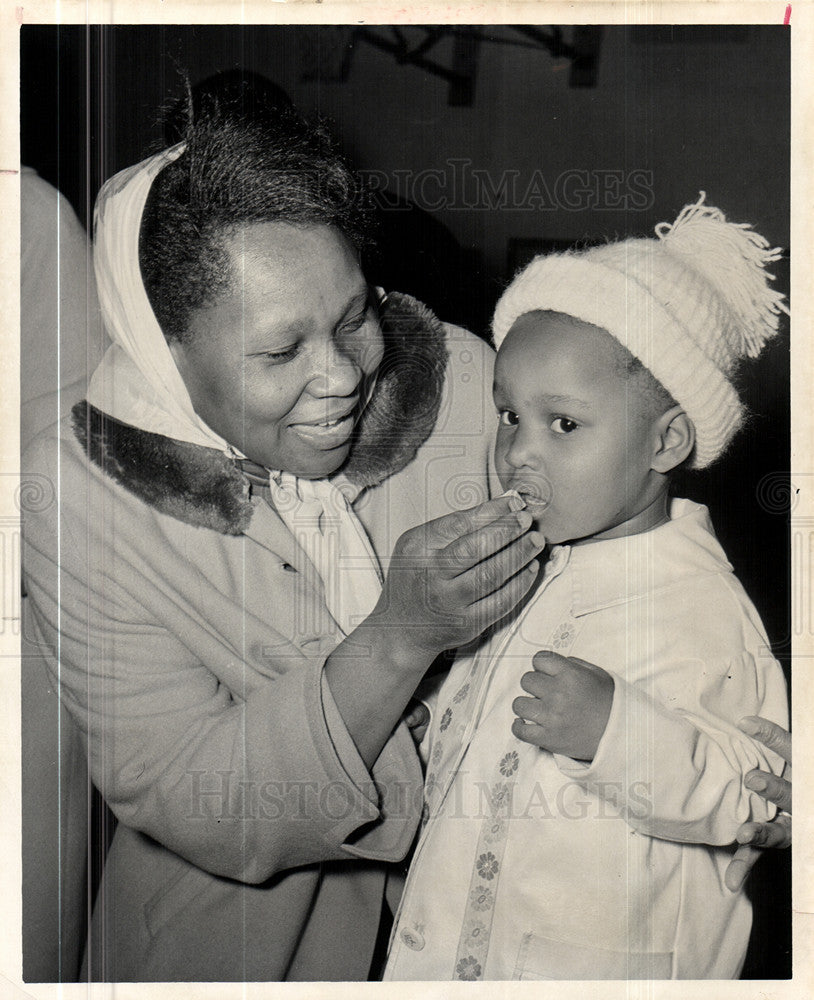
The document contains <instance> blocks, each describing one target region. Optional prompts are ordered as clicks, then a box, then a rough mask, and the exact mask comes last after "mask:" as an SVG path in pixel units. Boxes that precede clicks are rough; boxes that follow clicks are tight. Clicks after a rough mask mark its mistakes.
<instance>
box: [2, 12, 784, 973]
mask: <svg viewBox="0 0 814 1000" xmlns="http://www.w3.org/2000/svg"><path fill="white" fill-rule="evenodd" d="M370 30H371V31H372V35H368V36H364V35H363V34H359V33H354V30H353V29H352V28H350V27H348V28H335V27H332V26H325V27H319V28H305V27H291V26H288V27H245V28H243V27H208V26H205V27H183V26H180V27H178V26H176V27H150V26H143V27H114V28H105V29H101V28H95V27H85V26H65V27H56V26H26V27H23V29H22V32H21V159H22V162H23V163H26V164H28V165H31V166H34V167H36V169H37V170H38V171H39V172H40V174H41V175H42V176H43V177H45V178H46V179H47V180H49V181H51V182H52V183H53V184H55V185H56V186H57V187H59V188H60V190H62V191H63V193H64V194H65V195H66V196H67V197H68V198H69V199H70V201H71V202H72V204H73V205H74V207H75V208H76V210H77V212H78V214H79V216H80V218H81V219H83V221H85V222H86V224H87V221H88V218H89V210H90V208H91V207H92V205H93V200H94V198H95V196H96V193H97V191H98V188H99V186H100V184H101V183H102V182H103V181H104V180H105V179H106V178H107V177H109V176H111V175H112V174H113V173H115V172H116V171H117V170H119V169H121V168H122V167H124V166H127V165H129V164H131V163H133V162H135V161H137V160H138V159H140V158H141V157H142V156H143V155H145V153H147V152H149V151H151V150H152V149H155V148H158V146H160V145H161V144H162V132H161V126H160V124H159V116H158V113H157V112H158V109H159V108H160V107H161V105H162V104H165V103H167V102H168V101H170V100H171V99H173V98H175V97H178V96H179V95H180V94H182V93H183V89H184V77H185V75H187V76H188V77H189V79H190V81H191V82H192V83H195V82H197V81H199V80H201V79H203V78H204V77H206V76H208V75H209V74H211V73H214V72H217V71H220V70H224V69H229V68H233V67H243V68H246V69H250V70H255V71H257V72H260V73H263V74H265V75H266V76H268V77H270V78H271V79H273V80H274V81H275V82H276V83H277V84H279V85H280V86H282V87H283V88H284V89H285V90H286V91H287V93H288V94H289V95H290V97H291V98H292V100H293V101H294V103H295V104H296V105H297V106H298V107H299V108H300V109H301V110H303V111H305V112H307V113H319V114H323V115H328V116H330V118H332V119H333V121H334V126H335V128H334V130H335V132H336V133H337V135H338V136H339V137H340V139H341V143H342V145H343V147H344V148H345V150H346V151H347V152H348V154H349V155H350V156H351V158H352V159H353V160H354V162H355V164H356V165H357V166H358V167H359V168H361V169H363V170H365V171H367V172H368V176H369V178H370V179H371V182H372V183H374V184H375V185H378V186H386V187H387V190H388V191H389V192H390V195H389V196H388V198H387V199H385V200H386V201H387V204H388V205H389V207H390V210H389V211H386V212H384V213H382V218H383V220H384V222H383V226H382V250H381V252H380V254H379V256H378V258H376V259H375V260H373V261H372V262H371V273H372V276H373V277H374V278H376V279H378V280H380V281H381V283H384V284H387V285H389V286H390V287H394V288H399V289H400V290H403V291H409V292H413V293H414V294H417V295H419V296H420V297H422V298H424V299H425V300H426V301H427V302H428V303H429V304H430V305H431V306H432V307H433V308H434V309H435V310H436V312H438V313H439V315H441V317H442V318H443V319H446V320H450V321H455V322H459V323H463V324H465V325H468V326H469V327H470V328H472V329H474V330H475V331H476V332H478V333H479V334H481V335H487V332H488V322H489V317H490V312H491V308H492V307H493V305H494V302H495V300H496V298H497V296H498V295H499V293H500V290H501V288H502V287H503V286H504V284H505V282H506V281H507V280H508V278H509V277H510V276H511V273H512V270H513V268H514V266H516V265H517V264H518V263H520V262H522V261H523V259H524V258H525V257H526V256H528V254H529V253H530V252H532V251H533V250H535V249H537V248H539V247H558V246H565V245H569V244H571V243H573V242H575V241H590V240H595V239H602V238H604V237H608V236H610V237H613V236H616V235H622V234H626V233H631V234H648V233H652V227H653V225H654V224H655V223H656V222H658V221H660V220H663V219H664V220H671V219H672V218H674V217H675V215H676V213H677V212H678V210H679V209H680V208H681V207H682V205H684V204H685V203H686V202H689V201H693V200H695V198H696V197H697V194H698V191H699V190H701V189H703V190H705V191H706V192H707V200H708V201H709V202H710V203H711V204H713V205H718V206H720V207H722V208H723V209H724V210H725V211H726V212H727V215H728V216H729V217H730V218H732V219H734V220H737V221H749V222H751V223H753V224H754V225H755V227H756V229H758V231H759V232H761V233H763V234H764V235H765V236H766V237H767V238H768V239H769V240H770V241H771V242H772V244H773V245H777V246H781V247H783V248H788V232H789V128H790V122H789V32H788V31H787V30H786V29H784V28H783V27H782V26H777V27H774V26H772V27H766V26H740V27H716V26H710V27H674V28H670V27H667V28H651V27H647V26H641V27H629V28H628V27H624V26H616V27H609V28H604V29H602V30H601V31H594V32H593V33H592V34H589V37H587V38H586V37H581V36H580V35H579V33H577V32H575V31H574V30H572V29H568V28H566V29H564V30H563V32H562V35H561V37H560V39H559V42H560V44H561V51H560V53H559V54H557V53H556V52H554V53H552V52H551V51H550V48H551V46H546V45H544V44H543V43H542V42H541V39H542V38H543V36H546V37H551V35H550V31H549V29H544V30H543V34H542V35H540V34H539V33H538V36H537V37H536V38H535V37H533V33H531V32H527V33H523V32H522V31H518V30H516V29H514V28H511V27H494V28H483V29H481V34H482V35H483V38H482V39H481V40H480V41H479V42H478V41H477V40H475V39H474V36H472V34H471V33H470V34H469V35H468V36H461V35H456V34H454V33H451V32H448V33H445V34H444V35H442V36H440V37H439V38H437V39H436V40H435V44H433V45H432V47H430V48H428V49H427V51H426V52H425V53H424V54H423V58H426V59H428V60H431V61H432V62H433V63H435V64H436V65H437V66H440V67H441V68H442V70H443V69H449V68H451V67H457V68H463V69H464V70H466V69H467V68H469V69H471V68H473V67H474V71H475V72H474V75H472V74H470V75H469V83H468V84H467V83H466V82H464V84H463V85H462V89H463V92H464V103H450V90H451V88H450V84H449V82H448V81H447V80H446V79H444V78H442V77H441V76H439V75H435V74H433V73H432V72H430V71H428V69H427V68H420V67H418V66H416V65H412V64H410V62H409V61H405V59H404V58H403V55H404V53H405V52H407V53H413V54H415V52H416V48H417V47H418V46H420V45H421V44H422V43H424V42H426V40H427V39H428V37H429V36H428V32H427V31H426V30H425V29H423V28H420V27H411V28H404V29H401V31H402V35H401V38H400V39H399V38H398V37H397V36H396V35H395V34H394V33H393V32H392V31H391V30H390V29H388V28H386V27H374V28H373V29H370ZM546 33H548V34H546ZM377 40H378V43H379V44H377ZM380 43H384V44H390V45H399V44H402V43H403V47H402V50H401V52H402V60H401V62H399V61H398V60H397V59H396V58H395V57H394V55H393V54H392V53H389V52H387V51H384V50H383V49H382V48H381V47H380ZM569 45H576V46H578V47H579V46H581V53H582V54H581V56H580V60H581V61H579V62H578V66H577V70H578V71H579V73H578V74H577V75H580V74H581V78H582V82H583V83H587V84H588V85H583V86H573V85H572V83H573V82H574V72H575V71H574V69H573V67H572V62H571V60H570V59H568V58H567V54H568V46H569ZM597 46H598V49H597ZM592 51H593V58H591V52H592ZM586 53H587V54H586ZM464 76H465V77H466V76H467V74H466V73H465V74H464ZM453 89H454V88H453ZM467 90H468V91H469V93H468V98H469V103H466V97H467V95H466V91H467ZM453 100H457V101H460V100H461V87H459V88H458V93H457V96H454V97H453ZM503 184H505V185H506V187H505V189H502V187H501V185H503ZM380 200H381V199H380ZM411 206H412V207H411ZM776 272H777V274H778V284H779V286H780V287H781V288H783V289H784V290H787V288H788V266H787V261H785V262H781V263H780V264H779V265H778V266H777V269H776ZM788 365H789V348H788V330H787V327H786V328H784V331H783V336H782V337H781V338H779V339H778V340H777V341H776V342H775V343H774V344H773V345H772V346H771V347H770V348H769V350H768V351H767V352H766V354H765V355H764V357H763V358H762V359H761V361H760V362H759V364H757V365H751V366H749V367H748V368H747V369H746V370H745V371H744V372H743V374H742V377H741V385H742V390H743V395H744V397H745V398H746V400H747V403H748V404H749V406H750V408H751V410H752V412H753V418H752V421H751V424H750V426H749V429H748V431H747V433H745V434H743V435H742V436H741V438H740V439H739V441H738V442H737V443H736V445H735V446H734V447H733V448H732V450H731V452H730V453H729V454H728V455H727V456H726V458H725V459H724V461H722V462H721V463H720V464H719V465H718V466H716V467H715V468H714V469H713V470H711V471H709V472H707V473H704V474H703V475H695V476H692V477H688V478H687V480H686V481H685V482H682V483H680V484H679V487H680V490H681V492H682V493H684V494H685V495H690V496H692V497H693V498H696V499H700V500H702V501H703V502H705V503H707V504H708V505H709V506H710V508H711V511H712V515H713V519H714V521H715V524H716V527H717V529H718V533H719V535H720V536H721V539H722V541H723V544H724V546H725V548H726V549H727V552H728V553H729V555H730V558H731V560H732V562H733V564H734V565H735V569H736V571H737V572H738V574H739V576H740V577H741V579H742V581H743V583H744V585H745V586H746V589H747V591H748V592H749V593H750V595H751V596H752V598H753V599H754V601H755V603H756V604H757V606H758V609H759V611H760V612H761V614H762V616H763V618H764V621H765V623H766V626H767V630H768V632H769V635H770V638H771V639H772V642H773V651H774V653H775V655H777V656H779V657H780V658H781V660H783V662H784V663H785V664H786V666H788V663H789V658H790V653H791V644H790V634H791V633H790V624H789V614H788V608H789V559H788V533H789V523H788V499H789V496H788V469H789V433H788V430H789V410H788ZM753 884H754V886H755V890H754V891H755V894H756V897H757V899H758V901H759V903H760V905H759V906H758V910H757V918H756V930H755V934H754V935H753V948H752V951H751V952H750V959H749V964H748V966H747V970H746V972H747V974H751V975H755V976H759V977H763V976H765V977H766V978H774V977H782V976H785V975H788V974H789V970H790V967H789V964H788V951H789V947H790V933H789V925H790V920H789V909H790V907H789V897H788V861H787V858H786V857H784V856H778V855H774V856H772V857H770V858H767V859H766V860H765V862H763V863H762V865H761V866H760V868H759V870H758V872H757V874H756V877H755V879H754V882H753ZM767 901H769V902H768V905H767Z"/></svg>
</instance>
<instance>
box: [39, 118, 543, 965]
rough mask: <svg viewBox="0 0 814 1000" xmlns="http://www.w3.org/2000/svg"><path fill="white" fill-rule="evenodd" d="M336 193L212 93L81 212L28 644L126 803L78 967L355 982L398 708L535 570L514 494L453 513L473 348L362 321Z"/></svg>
mask: <svg viewBox="0 0 814 1000" xmlns="http://www.w3.org/2000/svg"><path fill="white" fill-rule="evenodd" d="M356 202H357V198H356V192H355V189H354V187H353V180H352V177H351V175H350V174H349V173H348V171H347V169H346V168H345V166H344V165H343V164H342V162H341V161H340V160H339V158H338V157H337V155H336V153H335V151H334V149H333V148H332V146H331V144H330V142H329V141H328V140H327V138H326V137H325V135H323V134H322V133H321V132H320V131H319V130H315V129H313V128H311V127H309V126H306V125H305V124H304V123H303V122H302V120H301V119H299V117H298V116H297V115H296V114H294V113H292V112H286V111H283V112H280V111H276V112H271V111H269V112H268V114H265V115H263V114H257V115H256V116H255V117H254V118H253V119H252V120H251V121H249V120H247V119H246V118H245V117H244V116H243V115H242V114H240V113H237V112H236V111H235V109H234V108H232V109H230V108H229V106H228V105H220V104H219V103H218V102H217V101H214V100H213V101H208V102H207V101H203V102H202V105H201V108H200V110H199V112H198V113H197V115H196V119H195V121H193V122H191V123H190V126H189V129H188V133H187V136H186V139H185V142H184V143H181V144H179V145H178V146H176V147H173V148H172V149H169V150H166V151H164V152H163V153H160V154H157V155H156V156H154V157H151V158H150V159H148V160H145V161H144V162H143V163H141V164H138V165H136V166H135V167H132V168H130V169H128V170H125V171H123V172H122V173H120V174H119V175H117V176H116V177H114V178H113V179H112V180H111V181H109V182H108V184H107V185H106V186H105V188H104V189H103V191H102V193H101V194H100V197H99V200H98V202H97V209H96V223H95V224H96V232H95V265H96V270H97V280H98V286H99V296H100V302H101V306H102V311H103V316H104V320H105V325H106V327H107V330H108V332H109V334H110V336H111V339H112V341H113V345H114V346H113V347H112V348H111V349H110V351H109V352H108V354H107V355H106V357H105V359H104V361H103V363H102V364H101V365H100V367H99V369H98V370H97V372H96V374H95V375H94V378H93V380H92V382H91V385H90V387H89V391H88V399H87V401H85V402H83V403H81V404H79V405H78V407H76V408H75V410H74V417H73V424H72V426H71V425H66V426H65V427H63V428H62V431H61V439H60V451H59V462H58V464H55V463H54V462H53V461H52V460H51V459H50V452H49V450H48V448H47V447H46V445H45V444H44V443H43V442H42V440H39V441H37V442H35V443H34V445H33V446H32V448H31V449H30V450H29V453H28V455H27V457H26V460H25V467H26V468H27V469H28V470H36V472H38V473H40V474H42V473H44V474H46V475H48V476H50V477H51V478H52V480H53V481H54V482H58V488H59V493H60V503H59V506H58V507H56V506H54V507H52V508H50V509H48V510H46V511H44V512H41V513H38V514H34V515H32V517H31V518H30V519H27V521H26V553H25V574H26V582H27V585H28V592H29V597H30V601H31V604H32V609H33V613H34V618H35V621H36V627H37V630H38V638H39V640H40V641H41V642H42V643H43V644H44V645H46V646H47V647H48V648H49V649H50V654H49V657H48V660H49V669H50V673H51V677H52V680H53V681H54V683H55V684H58V685H59V690H60V695H61V698H62V700H63V702H64V704H65V705H66V706H67V708H68V710H69V711H70V712H71V714H72V716H73V718H74V719H75V721H76V723H77V725H78V726H79V728H80V730H81V731H82V734H83V737H84V739H85V741H86V743H87V750H88V755H89V764H90V771H91V776H92V779H93V781H94V784H96V786H97V787H98V788H99V789H100V791H101V792H102V794H103V796H104V798H105V800H106V802H107V803H108V805H109V806H110V807H111V809H112V810H113V812H114V813H115V814H116V816H117V817H118V820H119V824H118V828H117V830H116V834H115V837H114V840H113V844H112V846H111V849H110V852H109V854H108V858H107V861H106V865H105V871H104V876H103V882H102V886H101V889H100V892H99V895H98V898H97V900H96V905H95V910H94V915H93V921H92V926H91V935H90V941H89V946H88V951H87V953H86V958H85V967H84V968H83V972H82V978H83V979H84V978H90V979H93V980H108V981H127V980H145V981H160V980H191V981H200V980H220V981H241V980H281V979H289V980H303V979H304V980H321V979H324V980H343V979H344V980H352V979H365V978H366V977H367V976H368V972H369V968H370V964H371V957H372V954H373V948H374V943H375V939H376V933H377V928H378V924H379V918H380V913H381V910H382V901H383V893H384V886H385V876H386V871H387V864H388V863H389V862H393V861H398V860H399V859H401V858H402V857H403V856H404V855H405V853H406V851H407V850H408V848H409V846H410V843H411V841H412V839H413V836H414V833H415V830H416V826H417V823H418V818H419V815H420V808H421V772H420V769H419V765H418V762H417V759H416V756H415V751H414V748H413V745H412V740H411V738H410V735H409V733H408V731H407V729H406V727H405V725H404V724H402V723H400V722H399V719H400V716H401V715H402V712H403V710H404V708H405V705H406V704H407V701H408V699H409V697H410V695H411V693H412V692H413V690H414V689H415V687H416V685H417V683H418V682H419V680H420V679H421V678H422V676H423V675H424V673H425V672H426V671H427V669H428V667H429V666H430V665H431V663H432V662H433V660H434V659H435V658H436V657H437V656H438V654H439V653H441V652H442V651H443V650H445V649H447V648H450V647H453V646H456V645H458V644H460V643H461V642H463V641H467V640H468V639H470V638H473V637H475V636H477V635H478V634H479V633H480V632H481V631H482V630H483V629H484V628H485V627H486V626H488V625H489V624H491V623H492V622H493V621H495V620H496V619H497V618H499V617H501V616H502V615H503V614H505V613H506V612H507V611H508V610H510V609H511V608H512V607H513V606H514V605H515V604H516V603H517V601H519V600H520V599H521V598H522V597H523V595H524V594H525V593H526V591H527V590H528V589H529V587H530V586H531V583H532V581H533V579H534V577H535V574H536V567H537V563H536V561H535V557H536V555H537V554H538V553H539V551H540V549H539V546H538V545H537V544H536V536H535V537H534V538H532V537H530V535H529V532H528V528H529V526H530V516H529V515H528V514H527V513H526V512H522V511H521V512H519V513H515V512H514V511H513V510H512V509H511V506H510V502H509V501H508V500H506V499H502V500H496V501H491V502H489V503H483V504H481V505H480V506H479V507H477V508H474V509H473V510H470V511H468V512H464V513H453V514H450V513H449V512H450V511H451V510H453V509H454V508H455V507H457V506H460V505H461V504H460V503H458V502H457V500H458V498H459V496H461V495H465V494H466V493H467V491H468V492H469V493H470V494H472V490H473V489H474V490H475V495H474V498H475V499H477V498H478V496H480V497H483V496H485V491H483V490H482V483H483V476H484V471H485V467H486V455H487V450H488V440H487V437H486V435H485V434H484V433H482V430H483V428H482V425H481V422H480V418H481V415H482V414H483V415H484V419H485V414H486V413H487V412H488V410H487V409H486V405H485V404H486V401H485V399H484V397H483V393H484V391H488V379H484V377H483V375H484V369H488V367H489V365H490V364H491V359H490V356H489V350H488V348H486V347H485V346H484V345H483V344H481V342H480V341H478V340H476V339H475V338H474V337H472V336H470V335H469V334H466V333H464V332H463V331H460V330H454V329H451V328H444V327H443V326H442V325H441V324H440V323H438V321H437V320H436V319H435V318H434V317H433V316H432V315H431V314H430V313H429V312H428V311H427V310H426V309H424V308H423V307H421V306H420V305H419V304H417V303H415V302H414V301H412V300H409V299H407V298H406V297H397V296H394V298H393V301H392V302H391V304H390V307H389V310H388V312H387V314H386V317H385V319H384V321H383V324H382V326H381V327H380V323H379V319H378V318H377V314H376V306H375V303H374V302H373V301H372V298H371V295H370V294H369V290H368V288H367V287H366V285H365V282H364V279H363V276H362V273H361V270H360V268H359V263H358V248H359V246H360V245H361V243H362V241H363V231H362V229H361V227H360V225H359V218H358V212H357V208H356ZM484 387H485V388H484ZM270 470H271V471H270ZM329 477H330V478H329ZM443 515H447V516H443ZM433 519H435V520H433ZM425 522H429V523H425ZM371 543H372V547H371ZM374 550H375V552H376V553H378V554H379V556H380V557H381V564H379V562H378V561H377V558H376V555H375V554H374ZM382 574H384V575H382Z"/></svg>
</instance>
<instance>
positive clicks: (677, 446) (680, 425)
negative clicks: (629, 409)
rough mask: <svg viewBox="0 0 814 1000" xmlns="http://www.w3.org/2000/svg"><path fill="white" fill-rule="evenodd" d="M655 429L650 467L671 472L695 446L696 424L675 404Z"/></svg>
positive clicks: (658, 421)
mask: <svg viewBox="0 0 814 1000" xmlns="http://www.w3.org/2000/svg"><path fill="white" fill-rule="evenodd" d="M655 431H656V438H655V448H654V450H653V460H652V462H651V463H650V468H651V469H653V471H654V472H662V473H666V472H671V471H672V470H673V469H677V468H678V466H679V465H681V463H682V462H683V461H685V459H686V458H687V457H688V456H689V455H690V453H691V452H692V450H693V448H694V447H695V425H694V424H693V422H692V420H690V418H689V417H688V416H687V414H686V413H685V412H684V410H683V409H682V408H681V407H680V406H674V407H672V408H671V409H669V410H667V412H666V413H662V415H661V416H660V417H659V418H658V420H657V421H656V426H655Z"/></svg>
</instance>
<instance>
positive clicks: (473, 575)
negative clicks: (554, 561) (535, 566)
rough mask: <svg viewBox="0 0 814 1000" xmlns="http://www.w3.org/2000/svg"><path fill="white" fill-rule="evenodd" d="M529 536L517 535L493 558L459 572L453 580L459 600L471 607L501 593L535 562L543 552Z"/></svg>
mask: <svg viewBox="0 0 814 1000" xmlns="http://www.w3.org/2000/svg"><path fill="white" fill-rule="evenodd" d="M521 513H522V512H521ZM532 534H533V533H526V534H524V535H520V537H518V538H515V539H514V540H513V541H511V542H509V543H508V544H507V545H504V546H503V547H502V548H501V549H500V550H499V551H497V552H496V553H495V554H494V555H490V556H488V557H487V558H485V559H481V560H480V562H476V563H475V564H474V565H473V566H471V567H470V568H469V569H467V570H465V571H464V572H462V573H458V574H457V575H456V576H455V578H454V584H455V588H456V591H457V592H458V593H460V594H461V597H462V600H464V601H466V602H467V603H469V604H474V603H476V602H478V601H480V600H482V599H483V598H484V597H488V596H489V594H492V593H494V592H495V591H497V590H500V588H501V587H502V586H503V585H504V584H505V583H506V582H507V581H508V580H510V579H512V578H513V577H514V576H516V575H517V574H518V573H519V572H520V571H521V570H522V569H523V568H524V567H525V566H527V565H528V564H529V563H531V561H532V560H536V559H537V557H538V556H539V555H540V552H541V551H542V549H541V547H540V546H539V545H538V544H537V542H536V541H535V539H534V538H533V537H532Z"/></svg>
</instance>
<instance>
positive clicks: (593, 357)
mask: <svg viewBox="0 0 814 1000" xmlns="http://www.w3.org/2000/svg"><path fill="white" fill-rule="evenodd" d="M619 367H620V363H619V351H618V347H617V346H616V343H615V341H614V340H613V339H612V338H611V336H610V334H608V333H607V332H606V331H605V330H600V329H598V328H597V327H594V326H591V325H590V324H587V323H582V322H580V321H578V320H573V319H571V318H570V317H564V316H558V315H550V314H543V313H527V314H525V315H523V316H521V317H520V318H519V319H518V320H517V321H516V322H515V324H514V326H512V328H511V330H510V331H509V333H508V335H507V336H506V339H505V340H504V342H503V343H502V345H501V347H500V350H499V351H498V355H497V363H496V367H495V382H494V399H495V406H496V407H497V409H498V412H499V414H500V426H499V428H498V436H497V444H496V446H495V465H496V468H497V473H498V476H499V477H500V482H501V484H502V486H503V489H504V490H506V489H516V490H517V491H518V492H519V493H521V494H522V495H523V498H524V499H525V500H526V501H527V503H528V507H529V510H530V511H531V512H532V513H533V514H535V515H537V519H538V524H537V526H538V528H539V530H540V531H542V532H543V534H544V535H545V536H546V539H547V540H548V541H549V542H551V543H552V544H557V543H562V542H566V541H577V540H579V539H587V538H590V537H594V538H610V537H617V536H619V535H624V534H629V533H630V530H628V528H626V522H628V521H630V520H631V518H634V517H635V516H636V515H637V514H639V513H641V512H642V511H643V510H644V509H645V508H646V507H647V506H648V505H649V504H651V503H652V502H653V501H654V499H655V498H656V496H657V495H658V492H659V490H661V489H663V485H664V484H663V480H662V477H660V476H659V475H658V474H656V473H654V472H652V470H651V460H652V457H653V454H654V449H655V447H656V446H657V442H658V431H657V429H656V427H655V423H656V419H655V416H654V414H653V411H652V407H649V406H648V404H647V402H646V401H645V400H643V399H641V398H640V396H639V394H638V393H637V392H636V391H635V388H634V387H633V385H632V384H631V383H630V382H628V381H627V380H626V379H625V377H624V375H623V374H621V373H620V371H619ZM631 530H632V529H631Z"/></svg>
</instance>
